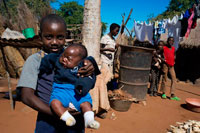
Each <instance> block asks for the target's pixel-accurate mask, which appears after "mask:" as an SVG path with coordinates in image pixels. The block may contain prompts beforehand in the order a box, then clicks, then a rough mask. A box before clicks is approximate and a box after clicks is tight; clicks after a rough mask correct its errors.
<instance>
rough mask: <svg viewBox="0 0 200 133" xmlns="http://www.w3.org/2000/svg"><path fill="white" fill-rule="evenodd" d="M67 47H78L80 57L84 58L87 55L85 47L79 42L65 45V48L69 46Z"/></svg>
mask: <svg viewBox="0 0 200 133" xmlns="http://www.w3.org/2000/svg"><path fill="white" fill-rule="evenodd" d="M69 47H75V48H78V49H79V50H80V53H79V55H80V57H81V58H82V59H85V58H86V57H87V56H88V53H87V49H86V47H85V46H84V45H82V44H80V43H73V44H69V45H68V46H67V48H69Z"/></svg>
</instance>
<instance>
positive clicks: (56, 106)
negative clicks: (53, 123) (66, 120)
mask: <svg viewBox="0 0 200 133" xmlns="http://www.w3.org/2000/svg"><path fill="white" fill-rule="evenodd" d="M50 106H51V108H52V109H53V111H54V112H55V113H56V114H57V115H58V116H59V117H61V116H62V114H63V113H64V112H65V111H66V108H64V107H63V105H62V103H61V102H60V101H59V100H56V99H55V100H52V102H51V105H50Z"/></svg>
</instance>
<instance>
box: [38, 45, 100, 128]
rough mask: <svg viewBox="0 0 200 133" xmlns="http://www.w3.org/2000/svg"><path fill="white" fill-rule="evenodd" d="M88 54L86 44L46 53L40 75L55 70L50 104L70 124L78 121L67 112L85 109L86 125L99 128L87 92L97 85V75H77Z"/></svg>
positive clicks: (83, 111) (83, 110)
mask: <svg viewBox="0 0 200 133" xmlns="http://www.w3.org/2000/svg"><path fill="white" fill-rule="evenodd" d="M86 57H87V49H86V48H85V47H84V46H83V45H81V44H71V45H69V46H68V47H67V48H66V49H65V50H64V52H61V53H51V54H49V55H46V56H45V57H44V58H43V59H42V61H41V65H40V74H43V73H47V74H48V73H49V72H51V70H52V69H54V73H55V74H54V82H53V90H52V93H51V98H50V102H49V104H50V106H51V108H52V109H53V111H54V112H55V113H56V114H57V115H58V116H59V117H60V119H61V120H63V121H65V122H66V125H67V126H73V125H75V124H76V120H75V119H74V117H73V116H72V115H71V114H70V113H69V111H68V109H69V108H72V109H75V110H77V111H79V112H81V111H82V113H83V116H84V121H85V127H89V128H93V129H98V128H99V127H100V124H99V122H97V121H95V120H94V112H93V111H92V98H91V96H90V94H89V93H88V92H89V90H90V89H92V88H93V87H94V84H95V81H96V75H95V74H93V75H92V76H89V77H78V76H77V72H78V69H79V68H80V67H81V66H83V60H84V59H85V58H86Z"/></svg>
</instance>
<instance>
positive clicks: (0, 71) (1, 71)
mask: <svg viewBox="0 0 200 133" xmlns="http://www.w3.org/2000/svg"><path fill="white" fill-rule="evenodd" d="M6 61H7V64H8V72H9V74H10V76H11V77H13V78H16V77H17V75H16V72H15V71H14V68H13V65H12V63H11V62H10V61H9V60H8V58H7V57H6ZM0 75H1V76H2V77H7V74H6V67H5V62H4V60H3V56H2V52H1V51H0Z"/></svg>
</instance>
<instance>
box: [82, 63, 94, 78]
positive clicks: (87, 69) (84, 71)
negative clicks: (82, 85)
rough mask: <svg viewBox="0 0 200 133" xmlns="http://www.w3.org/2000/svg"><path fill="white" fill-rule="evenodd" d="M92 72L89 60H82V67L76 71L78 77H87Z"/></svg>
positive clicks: (92, 67) (92, 68)
mask: <svg viewBox="0 0 200 133" xmlns="http://www.w3.org/2000/svg"><path fill="white" fill-rule="evenodd" d="M93 72H94V66H93V64H92V62H90V61H89V60H84V66H83V67H81V68H80V69H79V70H78V76H81V77H87V76H90V75H92V73H93Z"/></svg>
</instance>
